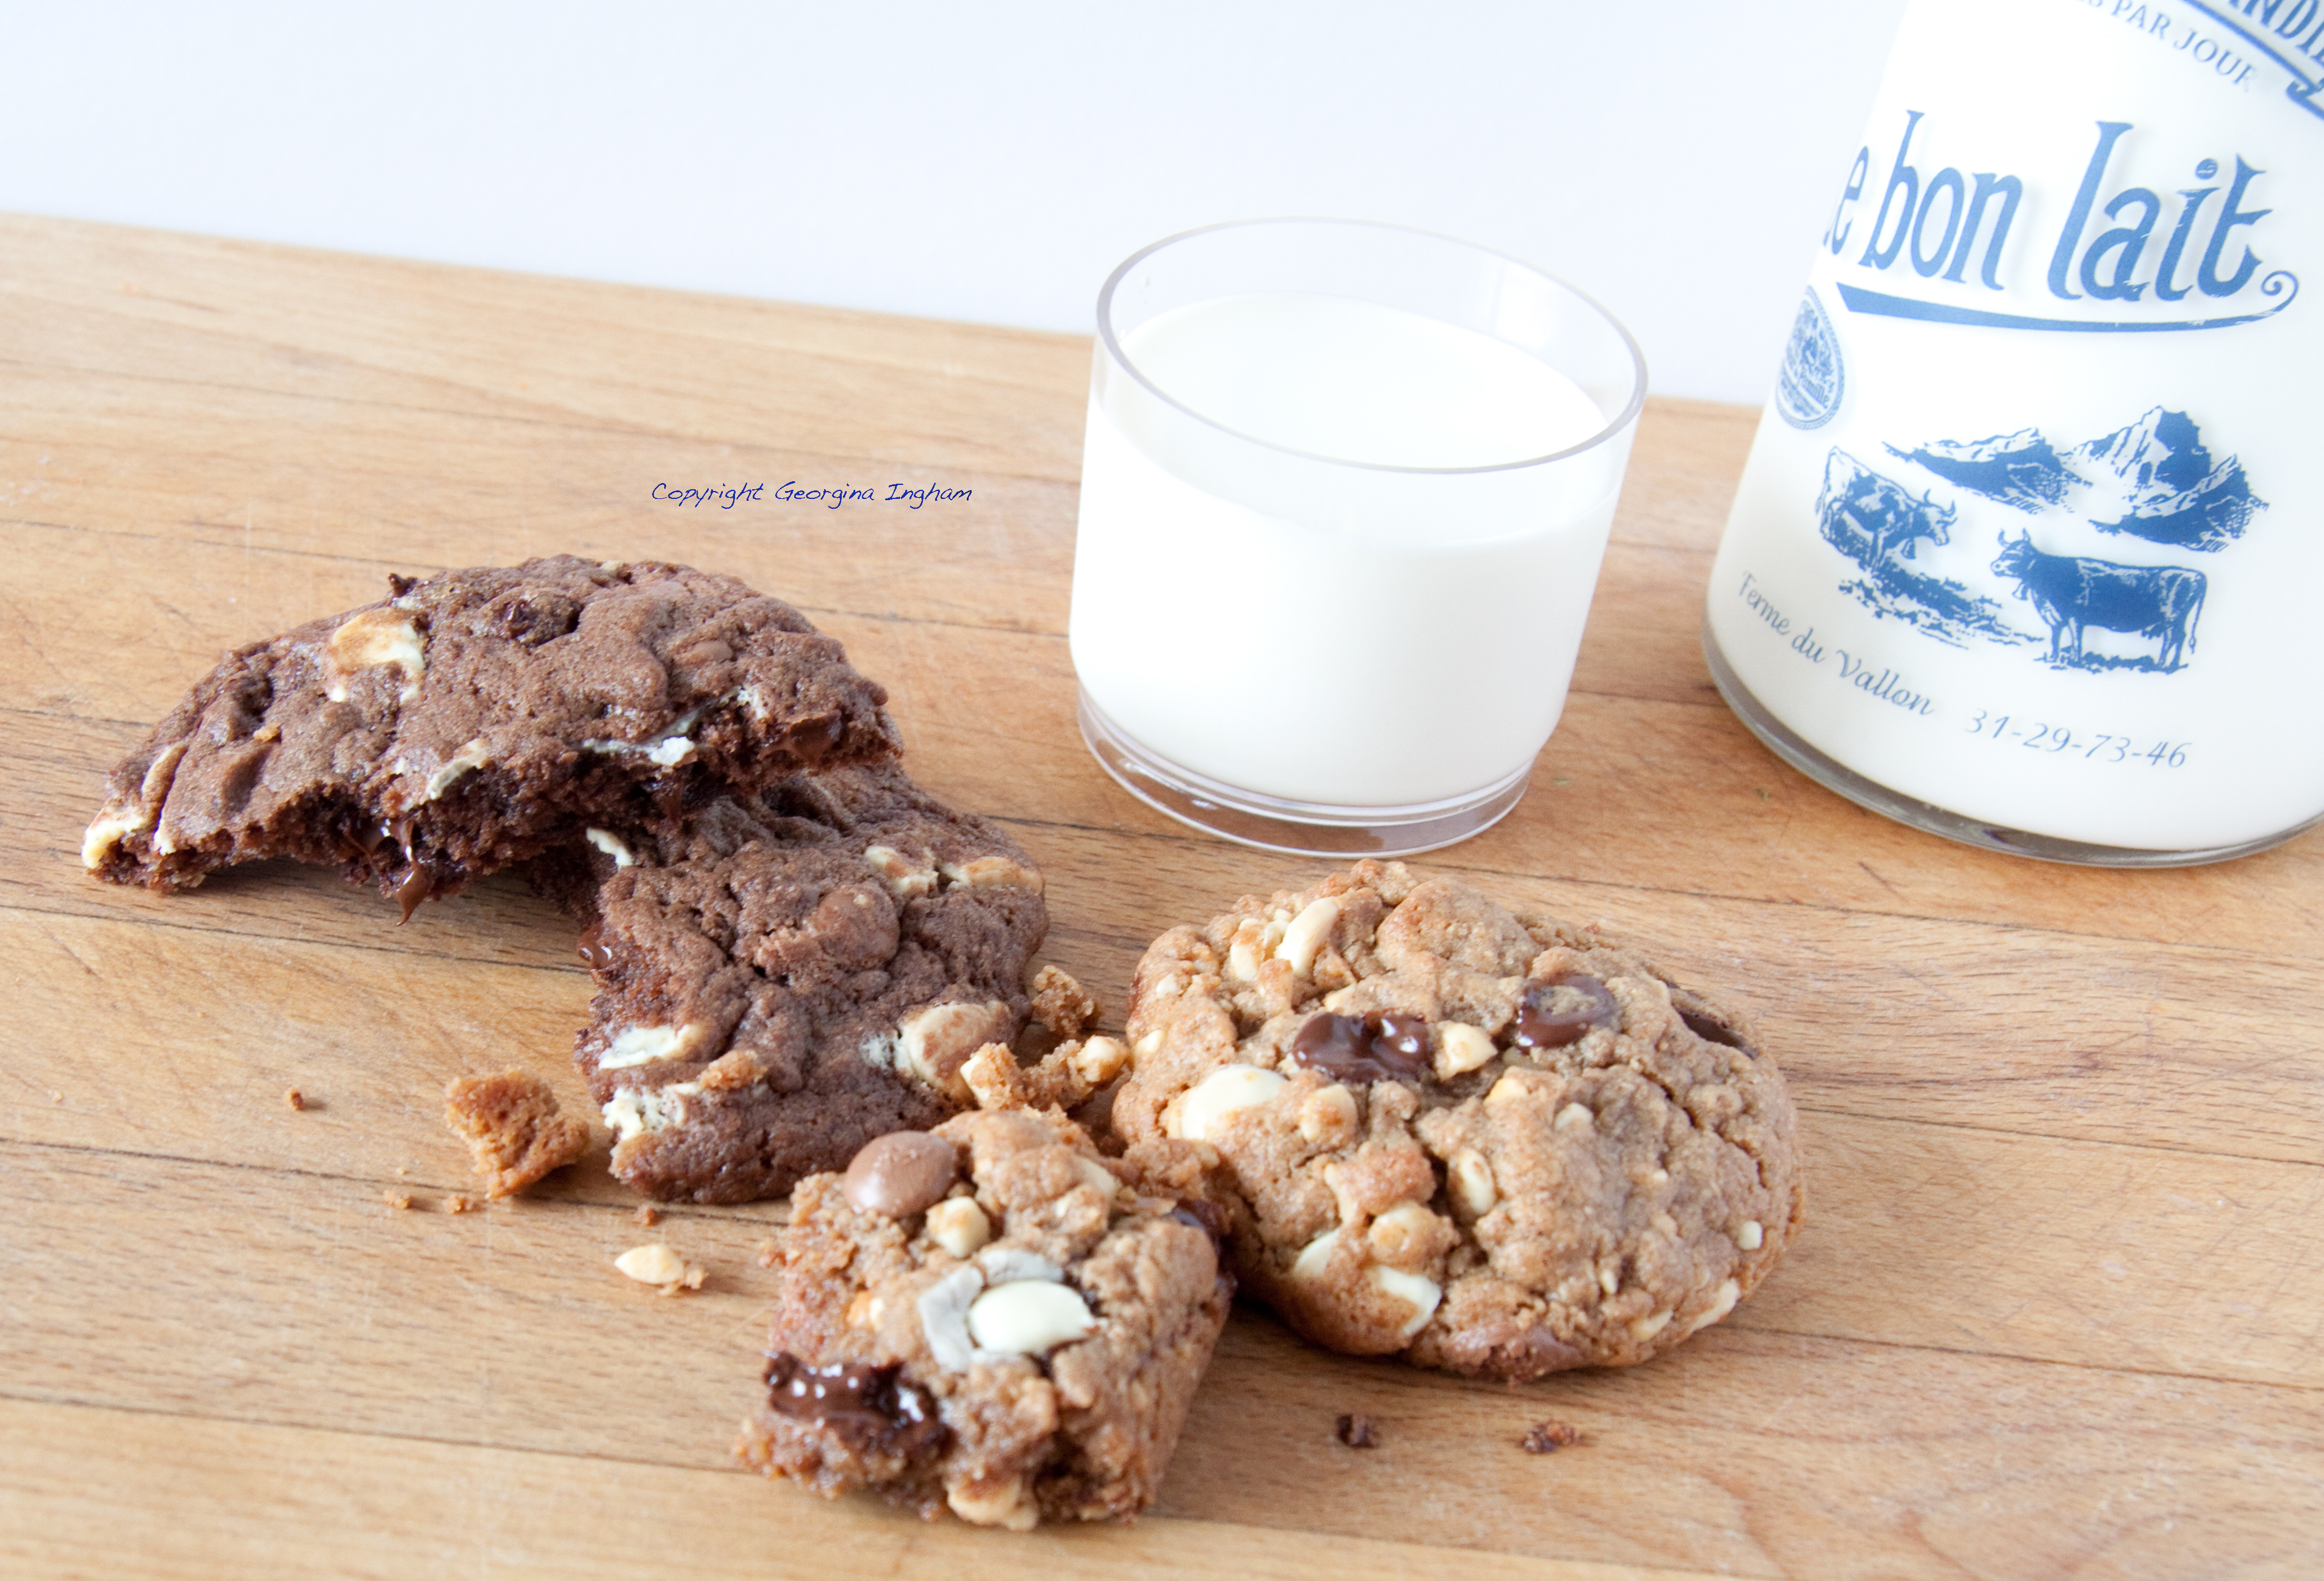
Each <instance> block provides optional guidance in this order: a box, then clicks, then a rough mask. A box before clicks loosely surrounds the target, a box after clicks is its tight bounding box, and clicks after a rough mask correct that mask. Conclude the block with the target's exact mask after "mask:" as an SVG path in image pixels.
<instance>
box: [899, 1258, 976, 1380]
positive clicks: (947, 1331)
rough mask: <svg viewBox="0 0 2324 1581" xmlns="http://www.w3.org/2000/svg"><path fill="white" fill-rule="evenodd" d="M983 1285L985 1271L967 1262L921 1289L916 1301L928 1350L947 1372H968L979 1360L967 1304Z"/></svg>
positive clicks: (973, 1298)
mask: <svg viewBox="0 0 2324 1581" xmlns="http://www.w3.org/2000/svg"><path fill="white" fill-rule="evenodd" d="M983 1289H984V1272H983V1271H982V1269H980V1268H978V1267H977V1266H976V1264H974V1263H973V1262H971V1263H966V1264H964V1265H963V1266H961V1267H959V1268H955V1269H954V1270H953V1271H951V1272H950V1273H948V1274H945V1276H944V1277H943V1278H942V1279H940V1280H938V1281H936V1283H934V1284H932V1285H930V1286H929V1287H928V1288H927V1290H922V1291H921V1292H920V1299H918V1301H917V1302H916V1303H914V1305H915V1307H916V1308H917V1309H918V1313H919V1318H920V1336H921V1337H922V1338H923V1339H925V1340H926V1341H927V1346H928V1354H929V1355H930V1356H931V1357H933V1358H934V1359H935V1361H936V1365H937V1366H939V1367H942V1368H943V1369H944V1370H945V1372H947V1373H965V1372H967V1371H968V1369H969V1367H970V1366H971V1364H973V1363H974V1362H975V1360H976V1342H975V1341H973V1340H972V1339H970V1338H969V1336H968V1308H969V1307H970V1306H971V1305H972V1304H973V1302H974V1301H975V1300H976V1298H977V1295H978V1293H979V1292H980V1291H982V1290H983Z"/></svg>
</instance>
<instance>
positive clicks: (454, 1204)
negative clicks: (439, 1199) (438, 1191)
mask: <svg viewBox="0 0 2324 1581" xmlns="http://www.w3.org/2000/svg"><path fill="white" fill-rule="evenodd" d="M444 1211H445V1212H446V1213H474V1212H475V1211H476V1205H475V1200H474V1199H473V1198H470V1197H459V1196H452V1197H446V1198H445V1199H444Z"/></svg>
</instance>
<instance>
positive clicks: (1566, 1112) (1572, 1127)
mask: <svg viewBox="0 0 2324 1581" xmlns="http://www.w3.org/2000/svg"><path fill="white" fill-rule="evenodd" d="M1503 1079H1507V1078H1506V1077H1504V1078H1503ZM1551 1123H1553V1124H1554V1125H1555V1126H1556V1127H1557V1129H1558V1130H1560V1131H1594V1130H1596V1129H1597V1126H1598V1116H1597V1115H1595V1114H1591V1112H1590V1105H1587V1104H1568V1105H1565V1107H1563V1109H1560V1110H1559V1111H1558V1112H1557V1118H1556V1119H1555V1120H1554V1121H1553V1122H1551Z"/></svg>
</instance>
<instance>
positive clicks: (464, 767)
mask: <svg viewBox="0 0 2324 1581" xmlns="http://www.w3.org/2000/svg"><path fill="white" fill-rule="evenodd" d="M491 761H492V760H491V759H490V758H489V757H487V756H485V754H484V737H483V736H481V735H479V736H477V737H476V738H475V740H474V741H471V742H468V743H467V744H465V745H463V746H462V747H461V748H460V750H459V751H457V752H456V753H454V754H452V755H451V756H450V757H449V758H447V759H446V760H445V763H444V766H443V767H441V768H439V769H438V770H437V771H436V772H434V773H432V774H430V775H429V776H428V789H427V792H426V794H425V795H423V796H422V797H421V798H420V800H423V801H433V800H436V799H437V798H438V797H439V796H441V795H443V794H444V792H445V791H447V790H450V789H451V788H452V784H453V781H457V779H459V777H460V776H461V775H463V774H465V773H466V772H468V771H469V770H470V769H481V768H483V767H484V765H485V764H486V763H490V762H491Z"/></svg>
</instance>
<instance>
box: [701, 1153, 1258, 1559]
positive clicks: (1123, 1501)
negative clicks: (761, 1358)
mask: <svg viewBox="0 0 2324 1581" xmlns="http://www.w3.org/2000/svg"><path fill="white" fill-rule="evenodd" d="M1195 1151H1196V1150H1194V1149H1189V1148H1174V1147H1173V1146H1172V1145H1171V1144H1167V1143H1166V1144H1163V1145H1162V1146H1161V1147H1158V1148H1150V1149H1145V1150H1139V1151H1133V1152H1132V1153H1131V1154H1130V1155H1129V1156H1128V1157H1125V1158H1122V1159H1115V1160H1107V1159H1103V1158H1101V1157H1100V1156H1099V1155H1098V1152H1097V1150H1096V1149H1095V1147H1094V1146H1093V1145H1092V1143H1091V1142H1090V1140H1089V1138H1088V1136H1087V1135H1086V1134H1085V1133H1084V1132H1082V1130H1081V1129H1080V1128H1079V1127H1078V1126H1076V1125H1074V1123H1072V1122H1070V1121H1068V1120H1066V1119H1065V1118H1064V1117H1063V1116H1061V1115H1056V1114H1033V1113H1030V1112H1028V1111H1025V1110H1022V1109H1012V1110H1005V1111H1001V1112H986V1113H975V1114H963V1115H960V1116H958V1117H956V1118H954V1119H952V1120H948V1121H946V1122H945V1123H943V1124H941V1125H939V1126H937V1127H936V1130H935V1131H934V1132H933V1133H908V1134H907V1135H905V1136H891V1137H886V1138H882V1139H881V1140H880V1141H878V1142H873V1143H872V1144H871V1145H870V1146H869V1147H867V1148H865V1149H864V1150H863V1151H862V1152H861V1153H860V1154H859V1155H857V1157H856V1158H855V1160H853V1162H852V1163H851V1164H850V1165H849V1167H848V1169H847V1170H846V1172H845V1173H844V1175H843V1174H839V1173H830V1174H821V1175H816V1176H813V1177H811V1178H809V1179H806V1180H803V1181H801V1182H800V1183H799V1185H798V1189H797V1190H796V1191H795V1192H794V1193H793V1194H792V1198H791V1203H792V1216H791V1223H790V1225H789V1226H788V1228H787V1229H786V1230H785V1231H784V1232H783V1234H782V1238H781V1242H780V1252H779V1263H780V1273H779V1281H780V1283H779V1293H778V1298H777V1304H776V1308H775V1318H774V1323H773V1328H772V1331H771V1333H770V1337H769V1341H768V1345H767V1353H766V1354H767V1357H768V1365H767V1370H766V1373H765V1382H766V1385H767V1396H766V1401H765V1403H764V1404H763V1405H761V1407H760V1408H759V1409H758V1410H756V1411H755V1412H754V1413H753V1414H752V1417H751V1418H750V1419H749V1420H748V1421H746V1422H745V1423H744V1424H743V1428H742V1439H741V1441H740V1442H739V1443H738V1444H737V1445H736V1453H737V1454H739V1455H740V1456H742V1458H743V1459H744V1460H745V1461H746V1462H748V1463H749V1464H750V1465H753V1466H755V1467H757V1468H758V1469H760V1470H761V1471H763V1472H765V1473H766V1474H767V1475H769V1476H770V1477H781V1478H788V1479H790V1480H793V1481H797V1482H799V1483H802V1484H806V1485H807V1486H808V1487H810V1488H813V1489H814V1490H815V1491H816V1492H817V1493H822V1494H825V1496H827V1497H829V1496H836V1495H837V1494H839V1493H844V1492H847V1491H850V1490H853V1489H859V1488H869V1489H871V1490H872V1491H873V1492H876V1493H880V1494H881V1496H882V1497H884V1498H886V1499H888V1500H889V1501H890V1502H894V1503H897V1504H901V1505H903V1506H905V1507H907V1508H909V1509H913V1510H917V1511H918V1512H919V1513H921V1514H922V1515H924V1516H934V1515H936V1513H938V1512H940V1511H942V1510H945V1509H947V1508H948V1509H950V1510H951V1511H952V1512H954V1514H955V1515H957V1516H959V1517H960V1518H961V1519H962V1520H964V1521H971V1522H973V1523H974V1524H977V1525H981V1526H1002V1527H1008V1528H1010V1529H1012V1530H1025V1529H1027V1528H1029V1527H1031V1526H1033V1525H1035V1524H1036V1523H1037V1522H1038V1521H1090V1520H1100V1519H1103V1518H1105V1517H1107V1516H1125V1515H1134V1514H1136V1513H1137V1512H1139V1511H1141V1510H1144V1509H1146V1508H1148V1506H1149V1505H1151V1504H1152V1503H1153V1502H1154V1500H1155V1497H1156V1495H1157V1493H1158V1492H1159V1490H1160V1487H1161V1484H1162V1478H1163V1475H1164V1473H1165V1471H1166V1470H1167V1467H1168V1465H1169V1459H1170V1452H1171V1450H1172V1448H1173V1447H1174V1446H1175V1445H1176V1441H1177V1437H1178V1432H1179V1429H1180V1428H1181V1427H1182V1426H1183V1425H1184V1423H1185V1417H1186V1411H1187V1408H1188V1406H1189V1404H1190V1403H1191V1401H1192V1399H1193V1394H1194V1386H1195V1383H1196V1382H1198V1381H1199V1380H1200V1378H1201V1377H1202V1374H1203V1370H1204V1369H1205V1368H1206V1367H1207V1366H1208V1364H1209V1362H1210V1356H1211V1350H1212V1347H1213V1345H1215V1344H1216V1342H1217V1339H1218V1336H1219V1332H1220V1330H1221V1328H1222V1327H1223V1326H1224V1325H1225V1322H1226V1315H1227V1308H1228V1306H1229V1303H1230V1301H1231V1296H1232V1290H1233V1287H1232V1285H1231V1282H1230V1281H1228V1280H1227V1279H1225V1278H1224V1277H1223V1276H1222V1274H1221V1272H1220V1270H1219V1263H1218V1256H1217V1251H1216V1247H1215V1244H1214V1243H1213V1240H1212V1238H1211V1235H1210V1234H1209V1233H1208V1232H1207V1231H1206V1230H1204V1229H1203V1227H1202V1225H1201V1222H1200V1220H1199V1219H1198V1218H1197V1217H1196V1216H1194V1214H1192V1213H1190V1212H1188V1211H1186V1209H1185V1207H1182V1206H1181V1203H1182V1200H1183V1198H1182V1197H1181V1196H1179V1195H1178V1194H1177V1193H1178V1189H1179V1187H1180V1183H1181V1182H1182V1181H1183V1180H1184V1179H1185V1178H1186V1177H1187V1176H1188V1174H1189V1172H1190V1171H1191V1172H1193V1173H1196V1174H1198V1173H1199V1171H1200V1168H1201V1166H1200V1163H1199V1160H1197V1159H1196V1157H1195Z"/></svg>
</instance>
